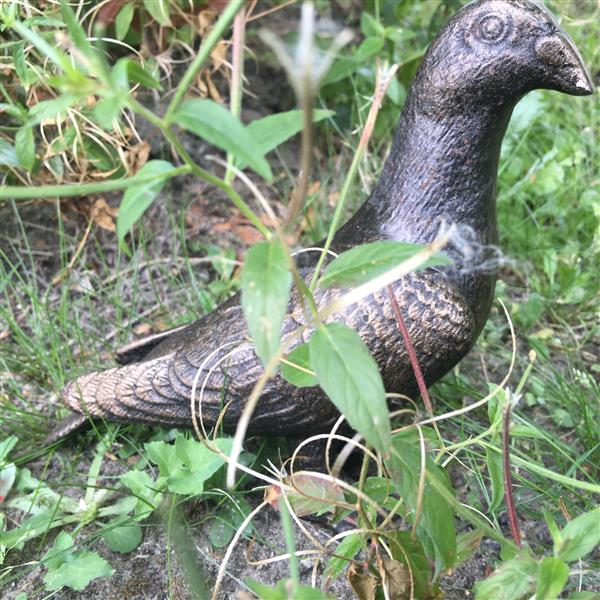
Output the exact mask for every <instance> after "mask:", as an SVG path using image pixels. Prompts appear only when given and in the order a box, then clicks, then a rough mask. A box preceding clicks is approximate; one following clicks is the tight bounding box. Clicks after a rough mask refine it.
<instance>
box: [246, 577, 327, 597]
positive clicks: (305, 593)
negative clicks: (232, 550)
mask: <svg viewBox="0 0 600 600" xmlns="http://www.w3.org/2000/svg"><path fill="white" fill-rule="evenodd" d="M244 583H245V584H246V585H247V586H248V587H249V588H250V589H251V590H252V591H253V592H254V593H255V594H256V595H257V596H258V597H259V598H260V600H290V598H292V595H290V591H291V589H292V588H291V587H290V584H291V581H289V580H286V579H281V580H279V581H278V582H277V583H276V584H275V587H269V586H268V585H264V584H262V583H259V582H258V581H253V580H252V579H245V580H244ZM293 598H294V600H300V599H302V600H333V598H334V597H333V596H331V595H330V594H326V593H325V592H322V591H321V590H318V589H316V588H313V587H309V586H307V585H300V586H298V587H297V588H296V589H295V595H294V596H293Z"/></svg>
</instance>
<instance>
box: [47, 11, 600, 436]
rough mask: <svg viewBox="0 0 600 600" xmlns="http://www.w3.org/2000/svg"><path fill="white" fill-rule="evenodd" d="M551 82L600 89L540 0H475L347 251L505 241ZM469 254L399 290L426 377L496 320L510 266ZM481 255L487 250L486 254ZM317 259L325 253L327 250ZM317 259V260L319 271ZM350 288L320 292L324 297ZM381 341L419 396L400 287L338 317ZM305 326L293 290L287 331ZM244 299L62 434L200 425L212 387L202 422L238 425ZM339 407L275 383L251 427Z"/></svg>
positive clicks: (144, 362)
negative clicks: (530, 125)
mask: <svg viewBox="0 0 600 600" xmlns="http://www.w3.org/2000/svg"><path fill="white" fill-rule="evenodd" d="M538 88H545V89H551V90H556V91H559V92H564V93H566V94H572V95H575V96H583V95H588V94H591V93H592V90H593V86H592V82H591V80H590V77H589V75H588V74H587V72H586V69H585V67H584V64H583V61H582V59H581V56H580V55H579V53H578V51H577V49H576V48H575V46H574V44H573V42H572V40H571V39H570V38H569V36H568V35H567V34H566V33H565V32H564V31H562V29H561V28H560V26H559V25H558V23H557V21H556V20H555V18H554V17H553V16H552V14H551V13H550V12H549V11H548V10H547V9H546V7H545V6H544V5H543V3H542V2H541V1H538V0H475V1H474V2H471V3H470V4H468V5H467V6H465V7H464V8H462V9H461V10H460V11H459V12H457V13H456V15H455V16H454V17H453V18H452V19H450V21H449V22H448V23H447V25H446V26H445V27H444V28H443V29H442V31H441V32H440V34H439V35H438V36H437V38H436V39H435V40H434V41H433V42H432V44H431V45H430V47H429V49H428V50H427V53H426V54H425V56H424V58H423V61H422V63H421V65H420V67H419V70H418V71H417V74H416V76H415V78H414V81H413V82H412V86H411V88H410V92H409V94H408V97H407V100H406V104H405V106H404V110H403V112H402V116H401V119H400V123H399V125H398V128H397V131H396V137H395V141H394V145H393V148H392V151H391V154H390V157H389V159H388V160H387V162H386V164H385V167H384V170H383V174H382V176H381V179H380V180H379V182H378V184H377V186H376V187H375V189H374V190H373V192H372V194H371V195H370V197H369V199H368V200H367V201H366V202H365V204H364V205H363V206H362V207H361V208H360V209H359V210H358V212H357V213H356V214H355V215H354V216H353V217H352V218H351V219H350V221H348V222H347V223H346V224H345V225H344V226H343V227H342V228H341V229H340V230H339V231H338V232H337V234H336V236H335V238H334V243H333V249H334V250H337V251H340V250H344V249H347V248H349V247H353V246H357V245H359V244H362V243H365V242H371V241H375V240H382V239H391V240H398V241H406V242H419V243H428V242H431V241H432V240H433V239H434V238H435V236H436V233H437V232H438V230H439V228H440V224H441V223H442V222H445V223H448V224H449V223H454V224H456V225H457V226H458V230H459V231H462V232H467V233H468V244H469V247H470V248H477V249H479V251H481V249H485V248H489V247H493V246H494V245H495V244H497V242H498V234H497V231H496V205H495V196H496V178H497V171H498V160H499V156H500V146H501V142H502V138H503V136H504V133H505V131H506V127H507V125H508V122H509V120H510V117H511V113H512V111H513V109H514V107H515V105H516V103H517V102H518V101H519V100H520V99H521V98H522V97H523V96H524V95H525V94H527V93H528V92H530V91H531V90H534V89H538ZM464 250H465V249H464V246H463V244H461V242H460V241H455V242H454V243H451V244H450V245H449V246H448V247H447V248H446V250H445V252H446V253H447V254H448V255H449V256H450V257H451V258H452V259H454V261H455V263H454V265H453V266H452V267H450V268H444V269H427V270H425V271H423V272H420V273H413V274H410V275H408V276H406V277H403V278H401V279H400V280H398V281H397V282H395V283H394V285H393V286H392V288H393V291H394V293H395V295H396V298H397V300H398V303H399V305H400V307H401V310H402V312H403V315H404V319H405V321H406V325H407V328H408V331H409V334H410V337H411V340H412V342H413V345H414V348H415V351H416V353H417V357H418V360H419V363H420V365H421V368H422V371H423V374H424V377H425V380H426V382H427V383H428V384H431V383H433V382H434V381H436V380H437V379H439V378H440V377H441V376H442V375H444V374H445V373H446V372H448V371H449V370H450V369H451V368H452V367H453V366H454V365H456V364H457V363H458V362H459V361H460V360H461V359H462V358H463V357H464V356H465V354H466V353H467V352H468V351H469V349H470V348H471V347H472V346H473V344H474V343H475V340H476V339H477V337H478V335H479V333H480V332H481V329H482V328H483V325H484V324H485V322H486V319H487V318H488V314H489V311H490V305H491V302H492V297H493V293H494V285H495V280H496V271H495V268H494V265H493V264H492V265H489V264H486V261H485V260H484V261H480V262H479V264H477V261H475V262H474V263H472V264H469V262H468V261H467V263H466V264H465V258H468V257H465V251H464ZM480 254H481V252H480ZM313 255H314V254H313ZM315 262H316V259H315V260H314V261H313V262H312V264H311V259H308V260H305V262H304V263H303V264H302V265H301V274H302V275H303V276H305V277H309V276H310V274H311V269H312V268H314V264H315ZM335 293H336V292H332V291H326V292H317V295H316V299H317V302H318V303H321V304H323V303H324V302H326V301H330V300H331V295H332V294H335ZM335 318H336V319H338V320H340V321H343V322H345V323H346V324H348V325H349V326H351V327H353V328H354V329H355V330H356V331H357V332H358V333H359V334H360V336H361V337H362V338H363V340H364V341H365V342H366V343H367V345H368V347H369V349H370V351H371V353H372V355H373V357H374V358H375V360H376V361H377V363H378V365H379V368H380V370H381V373H382V376H383V380H384V383H385V386H386V389H387V390H388V391H390V392H401V393H404V394H414V393H415V392H416V384H415V380H414V375H413V373H412V369H411V367H410V364H409V360H408V357H407V352H406V349H405V346H404V343H403V341H402V337H401V334H400V332H399V331H398V328H397V327H396V324H395V319H394V313H393V310H392V307H391V306H390V302H389V298H388V296H387V295H386V293H383V292H382V293H376V294H373V295H372V296H370V297H368V298H367V299H365V300H362V301H360V302H359V303H358V304H356V305H354V306H352V307H351V308H348V309H346V310H345V311H344V312H343V313H342V314H339V315H337V316H336V317H335ZM301 323H304V316H303V312H302V310H301V308H300V306H299V302H298V300H297V296H295V295H292V300H291V302H290V306H289V315H288V317H287V318H286V321H285V323H284V326H283V332H284V335H285V334H286V333H289V332H291V331H293V330H294V329H295V328H296V327H297V326H298V324H301ZM248 339H249V337H248V332H247V329H246V324H245V321H244V316H243V314H242V308H241V305H240V296H239V295H236V296H234V297H232V298H231V299H230V300H228V301H227V302H224V303H223V304H221V305H220V306H219V307H218V308H217V309H216V310H215V311H214V312H212V313H211V314H209V315H206V316H205V317H203V318H201V319H199V320H197V321H195V322H194V323H191V324H190V325H187V326H185V327H182V328H178V329H177V330H174V331H172V332H166V333H165V334H161V335H159V336H155V337H154V338H151V339H150V340H148V341H146V342H144V343H142V344H139V343H137V344H133V345H132V348H131V349H130V351H129V352H126V353H124V354H123V355H122V357H121V358H122V359H123V358H124V359H125V360H129V361H131V359H132V358H133V359H134V360H133V362H129V363H128V364H124V365H122V366H119V367H116V368H112V369H108V370H106V371H101V372H96V373H90V374H89V375H84V376H82V377H80V378H78V379H77V380H76V381H73V382H71V383H69V384H68V385H67V386H66V387H65V389H64V390H63V392H62V397H63V400H64V401H65V403H66V404H67V405H68V406H69V407H70V408H71V409H72V410H73V411H75V412H76V413H77V414H76V415H73V416H72V417H71V418H70V419H67V420H66V421H65V422H64V423H63V424H62V425H61V426H59V429H58V430H57V431H56V432H55V436H54V437H61V436H62V435H64V434H66V433H68V432H69V431H71V430H73V429H75V428H77V427H78V426H80V425H81V424H82V423H83V422H85V420H86V418H87V417H88V416H89V417H91V418H105V419H108V420H114V421H122V422H138V423H147V424H161V425H168V426H182V427H190V426H191V409H190V398H191V394H192V386H193V385H194V379H195V378H196V382H197V393H196V396H198V395H199V392H200V389H201V387H202V385H203V384H204V389H203V396H202V406H201V412H202V419H203V422H204V424H205V426H206V427H207V428H209V427H210V426H213V425H214V424H215V423H216V421H217V419H218V417H219V414H220V413H221V412H222V410H223V408H224V407H227V408H226V410H225V414H224V418H223V421H222V425H223V427H224V429H225V430H226V431H233V430H234V429H235V427H236V424H237V422H238V419H239V416H240V413H241V411H242V409H243V407H244V403H245V402H246V401H247V399H248V396H249V395H250V393H251V391H252V389H253V387H254V384H255V383H256V381H257V378H258V377H259V376H260V375H261V373H262V371H263V368H262V365H261V363H260V361H259V360H258V358H257V357H256V355H255V353H254V350H253V348H252V345H251V343H249V342H248ZM337 417H338V412H337V410H336V409H335V407H334V406H333V404H332V403H331V402H330V401H329V399H328V398H327V397H326V395H325V394H324V392H323V391H322V390H321V389H320V388H318V387H313V388H310V387H309V388H296V387H293V386H292V385H290V384H289V383H287V382H286V381H285V380H284V379H283V378H282V377H281V376H279V375H278V376H276V377H275V378H273V379H271V380H270V381H269V382H268V384H267V386H266V388H265V390H264V393H263V394H262V396H261V398H260V401H259V403H258V406H257V408H256V410H255V411H254V414H253V416H252V419H251V423H250V427H249V430H248V431H249V433H255V434H272V435H281V434H285V435H295V436H298V435H302V434H306V435H308V434H313V433H316V432H322V431H325V430H327V429H328V428H329V427H330V426H331V425H332V423H333V422H334V421H335V420H336V418H337Z"/></svg>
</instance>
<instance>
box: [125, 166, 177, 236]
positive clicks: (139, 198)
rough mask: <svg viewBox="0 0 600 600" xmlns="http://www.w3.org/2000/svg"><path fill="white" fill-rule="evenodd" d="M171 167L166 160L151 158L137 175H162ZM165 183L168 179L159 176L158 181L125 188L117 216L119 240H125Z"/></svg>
mask: <svg viewBox="0 0 600 600" xmlns="http://www.w3.org/2000/svg"><path fill="white" fill-rule="evenodd" d="M171 169H173V165H172V164H171V163H170V162H167V161H166V160H151V161H149V162H147V163H146V164H145V165H144V166H143V167H142V168H141V169H140V170H139V171H138V173H137V176H139V177H142V176H148V175H160V174H161V173H166V172H167V171H170V170H171ZM165 183H166V179H164V178H160V177H159V178H157V179H156V181H148V182H146V183H141V184H139V185H132V186H131V187H129V188H127V189H126V190H125V194H123V200H121V206H120V207H119V216H118V217H117V236H118V238H119V240H123V239H124V237H125V235H127V233H128V232H129V230H130V229H131V228H132V227H133V226H134V225H135V224H136V223H137V222H138V221H139V220H140V218H141V217H142V215H143V214H144V212H145V211H146V209H147V208H148V207H149V206H150V205H151V204H152V202H153V201H154V199H155V198H156V196H157V195H158V193H159V192H160V190H162V188H163V186H164V185H165Z"/></svg>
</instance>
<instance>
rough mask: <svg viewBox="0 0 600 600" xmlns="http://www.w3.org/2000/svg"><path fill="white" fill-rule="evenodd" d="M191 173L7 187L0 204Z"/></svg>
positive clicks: (119, 187) (108, 189) (1, 192)
mask: <svg viewBox="0 0 600 600" xmlns="http://www.w3.org/2000/svg"><path fill="white" fill-rule="evenodd" d="M190 171H191V169H190V167H189V166H187V165H186V166H182V167H176V168H174V169H173V170H172V171H167V172H166V173H161V174H160V175H147V176H143V177H137V176H133V177H128V178H126V179H116V180H111V181H99V182H97V183H72V184H66V185H36V186H28V187H22V186H18V185H7V186H4V187H2V188H0V204H1V203H2V202H4V201H6V200H8V199H9V198H12V199H13V200H30V199H32V198H36V199H40V198H63V197H67V196H87V195H88V194H98V193H100V192H112V191H114V190H122V189H125V188H128V187H131V186H132V185H140V184H142V183H148V182H150V181H155V180H158V179H171V178H173V177H176V176H177V175H182V174H183V173H189V172H190Z"/></svg>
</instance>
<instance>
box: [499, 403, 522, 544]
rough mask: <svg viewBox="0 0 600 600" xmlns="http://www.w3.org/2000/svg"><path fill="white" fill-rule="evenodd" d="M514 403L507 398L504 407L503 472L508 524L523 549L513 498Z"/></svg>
mask: <svg viewBox="0 0 600 600" xmlns="http://www.w3.org/2000/svg"><path fill="white" fill-rule="evenodd" d="M511 409H512V403H511V401H510V398H507V402H506V405H505V406H504V414H503V419H502V420H503V423H502V470H503V473H504V499H505V502H506V510H507V511H508V524H509V526H510V533H511V535H512V538H513V540H515V544H516V545H517V546H518V547H519V548H520V547H521V545H522V544H521V532H520V530H519V520H518V518H517V509H516V508H515V501H514V497H513V487H512V473H511V470H510V415H511Z"/></svg>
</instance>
